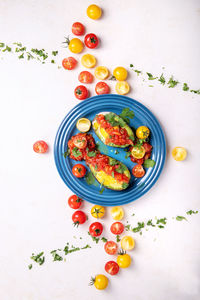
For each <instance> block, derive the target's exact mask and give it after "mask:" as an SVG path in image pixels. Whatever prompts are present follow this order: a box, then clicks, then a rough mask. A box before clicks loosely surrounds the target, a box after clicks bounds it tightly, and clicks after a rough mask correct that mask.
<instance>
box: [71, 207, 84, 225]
mask: <svg viewBox="0 0 200 300" xmlns="http://www.w3.org/2000/svg"><path fill="white" fill-rule="evenodd" d="M86 220H87V216H86V214H85V213H84V212H83V211H82V210H77V211H75V212H74V213H73V215H72V221H73V222H74V223H73V224H74V226H79V224H84V223H85V222H86Z"/></svg>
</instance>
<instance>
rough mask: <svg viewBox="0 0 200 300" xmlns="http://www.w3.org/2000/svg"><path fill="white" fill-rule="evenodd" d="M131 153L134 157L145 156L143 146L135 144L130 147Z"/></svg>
mask: <svg viewBox="0 0 200 300" xmlns="http://www.w3.org/2000/svg"><path fill="white" fill-rule="evenodd" d="M131 155H132V156H133V157H134V158H136V159H140V158H143V157H144V156H145V148H144V147H143V146H137V145H135V146H133V147H132V150H131Z"/></svg>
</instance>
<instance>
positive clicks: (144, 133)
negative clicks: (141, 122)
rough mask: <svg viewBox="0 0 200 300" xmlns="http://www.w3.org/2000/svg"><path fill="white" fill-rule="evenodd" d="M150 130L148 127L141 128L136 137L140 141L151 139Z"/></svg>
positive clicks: (138, 129)
mask: <svg viewBox="0 0 200 300" xmlns="http://www.w3.org/2000/svg"><path fill="white" fill-rule="evenodd" d="M149 134H150V130H149V128H148V127H146V126H140V127H138V128H137V130H136V136H137V138H138V139H146V138H148V137H149Z"/></svg>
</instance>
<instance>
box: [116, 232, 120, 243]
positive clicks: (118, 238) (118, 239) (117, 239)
mask: <svg viewBox="0 0 200 300" xmlns="http://www.w3.org/2000/svg"><path fill="white" fill-rule="evenodd" d="M116 241H117V242H120V241H121V239H120V236H119V235H118V234H117V235H116Z"/></svg>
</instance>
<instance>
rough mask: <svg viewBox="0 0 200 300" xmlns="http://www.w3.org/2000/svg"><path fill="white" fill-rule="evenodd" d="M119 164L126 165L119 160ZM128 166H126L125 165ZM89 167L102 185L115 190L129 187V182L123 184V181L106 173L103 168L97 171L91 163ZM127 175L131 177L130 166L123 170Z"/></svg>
mask: <svg viewBox="0 0 200 300" xmlns="http://www.w3.org/2000/svg"><path fill="white" fill-rule="evenodd" d="M117 162H118V164H120V165H123V166H125V165H124V164H122V163H121V162H119V161H117ZM125 167H126V166H125ZM89 168H90V170H91V172H92V174H93V175H94V177H95V178H96V180H97V181H98V182H99V183H100V184H101V185H102V186H105V187H106V188H108V189H111V190H115V191H122V190H125V189H126V188H127V187H128V184H127V185H125V186H123V181H118V180H116V179H115V178H113V177H112V176H111V175H108V174H106V173H105V172H104V171H103V170H101V171H97V170H95V168H94V167H93V166H92V165H91V164H89ZM123 174H125V175H126V176H127V177H129V178H130V177H131V175H130V172H129V170H128V168H127V167H126V170H125V171H124V172H123Z"/></svg>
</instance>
